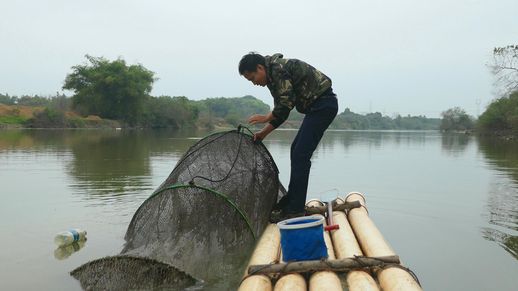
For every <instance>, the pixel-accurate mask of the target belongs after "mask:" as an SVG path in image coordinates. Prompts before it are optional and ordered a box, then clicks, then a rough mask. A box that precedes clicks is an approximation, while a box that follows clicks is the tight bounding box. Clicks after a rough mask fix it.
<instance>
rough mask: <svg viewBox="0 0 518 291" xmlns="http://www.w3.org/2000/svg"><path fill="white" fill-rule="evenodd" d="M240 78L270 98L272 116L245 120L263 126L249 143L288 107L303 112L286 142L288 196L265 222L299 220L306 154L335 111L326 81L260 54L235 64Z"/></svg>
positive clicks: (302, 66) (308, 69)
mask: <svg viewBox="0 0 518 291" xmlns="http://www.w3.org/2000/svg"><path fill="white" fill-rule="evenodd" d="M239 74H241V75H242V76H244V77H245V78H246V79H247V80H248V81H250V82H252V83H253V84H254V85H259V86H263V87H264V86H268V89H270V92H271V94H272V96H273V101H274V108H273V110H272V111H271V112H269V113H268V114H266V115H261V114H255V115H252V116H250V118H249V119H248V122H249V123H250V124H256V123H265V126H264V127H263V129H262V130H260V131H258V132H256V133H255V134H254V140H263V139H264V138H265V137H266V136H267V135H268V134H270V132H272V131H273V130H274V129H276V128H277V127H279V126H280V125H281V124H282V123H283V122H284V121H285V120H286V119H287V118H288V116H289V114H290V111H291V110H292V109H293V107H295V108H297V111H299V112H300V113H303V114H305V117H304V120H303V121H302V124H301V126H300V129H299V131H298V133H297V135H296V136H295V139H294V140H293V142H292V144H291V154H290V159H291V173H290V183H289V186H288V194H287V195H286V196H284V197H283V198H282V199H281V201H279V203H278V205H277V207H276V209H275V210H274V211H273V212H272V214H271V216H270V221H271V222H278V221H281V220H284V219H287V218H292V217H297V216H303V215H304V206H305V203H306V196H307V188H308V179H309V170H310V168H311V156H312V155H313V152H314V151H315V149H316V148H317V145H318V143H319V142H320V139H321V138H322V135H323V134H324V131H325V130H326V129H327V128H328V127H329V124H331V122H332V121H333V119H334V118H335V116H336V113H337V112H338V101H337V99H336V95H335V94H334V93H333V89H332V88H331V79H330V78H329V77H327V76H326V75H324V74H323V73H321V72H320V71H318V70H317V69H315V68H314V67H312V66H310V65H309V64H307V63H305V62H303V61H300V60H297V59H284V58H283V55H282V54H274V55H272V56H262V55H260V54H257V53H249V54H247V55H245V56H243V58H242V59H241V61H240V62H239Z"/></svg>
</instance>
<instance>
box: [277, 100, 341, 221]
mask: <svg viewBox="0 0 518 291" xmlns="http://www.w3.org/2000/svg"><path fill="white" fill-rule="evenodd" d="M337 112H338V101H337V99H336V95H334V94H333V95H326V96H321V97H320V98H318V99H317V100H315V101H314V102H313V104H312V105H311V107H310V108H309V110H308V112H307V113H306V116H305V117H304V120H303V121H302V125H301V126H300V129H299V132H298V133H297V135H296V136H295V139H294V140H293V143H292V144H291V154H290V159H291V175H290V184H289V186H288V194H287V195H286V197H284V198H283V199H282V200H284V201H281V202H280V205H279V206H281V208H282V209H283V210H284V211H285V212H289V213H293V212H302V211H304V206H305V203H306V196H307V191H308V179H309V170H310V168H311V156H312V155H313V152H314V151H315V149H316V148H317V146H318V143H319V142H320V139H322V136H323V135H324V131H326V129H327V128H328V127H329V125H330V124H331V122H332V121H333V119H334V118H335V116H336V113H337Z"/></svg>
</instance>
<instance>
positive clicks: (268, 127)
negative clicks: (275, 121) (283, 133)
mask: <svg viewBox="0 0 518 291" xmlns="http://www.w3.org/2000/svg"><path fill="white" fill-rule="evenodd" d="M273 130H274V128H273V125H271V124H269V123H268V124H266V125H265V126H264V127H263V129H261V131H258V132H256V133H254V141H262V140H263V139H264V138H265V137H266V136H267V135H268V134H270V132H272V131H273Z"/></svg>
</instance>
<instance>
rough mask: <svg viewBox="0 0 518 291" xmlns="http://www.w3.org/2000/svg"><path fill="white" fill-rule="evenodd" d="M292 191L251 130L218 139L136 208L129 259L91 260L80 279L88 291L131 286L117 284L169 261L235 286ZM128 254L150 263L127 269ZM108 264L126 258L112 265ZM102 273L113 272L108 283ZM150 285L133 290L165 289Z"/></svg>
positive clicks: (190, 155) (155, 278)
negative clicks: (280, 203) (274, 212)
mask: <svg viewBox="0 0 518 291" xmlns="http://www.w3.org/2000/svg"><path fill="white" fill-rule="evenodd" d="M284 192H285V191H284V188H283V187H282V185H281V184H280V182H279V179H278V169H277V167H276V165H275V163H274V161H273V158H272V157H271V155H270V154H269V152H268V150H267V149H266V148H265V147H264V145H262V144H256V143H254V142H253V141H252V138H251V136H250V135H249V134H246V133H244V132H243V128H241V127H240V128H238V129H237V130H232V131H227V132H222V133H216V134H213V135H210V136H208V137H206V138H204V139H202V140H200V141H199V142H197V143H196V144H194V145H193V146H192V147H191V148H190V149H189V150H188V151H187V152H186V153H185V154H184V155H183V157H182V158H181V159H180V161H179V162H178V163H177V165H176V166H175V168H174V170H173V171H172V173H171V174H170V175H169V177H168V178H167V179H166V181H165V182H164V183H162V185H161V186H160V187H159V188H158V189H157V190H156V191H155V192H154V193H153V194H152V195H151V196H150V197H149V198H148V199H147V200H146V201H144V203H143V204H142V205H141V206H140V208H139V209H138V210H137V211H136V213H135V215H134V216H133V219H132V220H131V223H130V225H129V227H128V230H127V232H126V236H125V239H126V244H125V246H124V248H123V250H122V252H121V255H119V256H115V257H109V258H104V259H101V260H98V261H99V262H101V263H102V264H103V265H102V266H101V265H100V263H97V264H96V263H95V262H96V261H93V262H90V263H87V264H85V265H83V266H81V267H80V268H78V269H76V270H74V271H73V273H72V275H73V276H74V277H76V278H78V279H79V280H80V281H81V284H82V286H83V288H85V289H86V288H94V289H96V287H95V286H97V285H95V284H94V283H96V282H103V284H104V287H99V289H112V290H113V289H127V286H122V285H123V284H121V283H120V282H117V281H121V279H120V278H122V277H125V276H130V277H131V276H132V275H134V277H138V276H141V275H142V272H143V270H149V269H151V270H154V269H153V268H152V267H149V266H148V267H147V268H146V266H147V265H151V264H162V265H161V266H160V267H159V268H157V269H158V270H162V269H160V268H161V267H164V266H171V267H174V268H176V269H178V270H181V271H183V272H185V273H187V274H189V275H191V276H192V277H194V278H196V279H199V280H203V281H204V282H205V283H206V284H208V285H212V286H219V287H220V288H222V289H233V287H235V286H236V285H237V284H238V282H239V280H240V276H241V273H242V272H241V270H242V268H243V267H244V265H245V264H246V260H247V258H248V257H249V254H250V252H251V251H252V248H253V246H254V243H255V238H256V237H258V236H259V235H260V234H261V233H262V231H263V230H264V228H265V227H266V225H267V223H268V216H269V213H270V211H271V209H272V207H273V206H274V204H275V203H276V201H277V200H278V198H279V197H280V196H282V195H283V193H284ZM126 256H127V257H128V258H135V257H137V258H145V260H134V259H128V260H127V262H131V264H132V265H134V264H141V265H142V266H141V267H135V266H132V268H127V267H126V266H124V264H126V263H125V261H126V260H124V259H122V260H121V259H120V257H126ZM118 258H119V259H118ZM106 260H108V261H109V260H112V261H114V262H115V260H118V261H117V264H114V265H113V267H110V264H109V262H108V263H106ZM121 264H122V266H121ZM107 266H108V267H107ZM98 269H102V270H103V272H104V274H105V275H104V278H103V279H102V280H100V279H99V276H100V275H101V272H98V271H97V270H98ZM120 272H123V273H125V275H121V274H119V273H120ZM183 275H184V274H183V273H182V272H178V273H173V272H168V271H160V272H153V273H152V276H151V277H152V278H151V279H148V280H147V281H149V282H151V283H153V282H173V283H174V282H175V281H174V280H172V279H171V278H169V277H168V276H177V277H178V276H179V277H181V276H183ZM146 276H149V275H146ZM161 276H162V277H163V278H161ZM122 281H124V280H122ZM136 281H137V283H138V280H136ZM149 282H147V283H146V284H147V285H145V286H138V285H137V286H133V287H131V288H134V289H135V288H138V289H149V288H151V289H152V288H163V287H164V285H157V286H155V287H149V286H150V284H151V283H149ZM178 282H182V283H183V282H188V280H179V279H178V280H177V281H176V283H178ZM168 284H169V283H168ZM222 284H223V285H222ZM151 285H152V284H151ZM168 288H169V287H168ZM175 288H176V287H175Z"/></svg>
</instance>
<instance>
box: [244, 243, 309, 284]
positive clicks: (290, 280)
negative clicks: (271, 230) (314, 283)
mask: <svg viewBox="0 0 518 291" xmlns="http://www.w3.org/2000/svg"><path fill="white" fill-rule="evenodd" d="M280 257H281V260H280V262H279V263H285V262H284V260H283V259H282V249H281V252H280ZM250 268H253V266H250V267H249V269H250ZM249 272H250V270H249ZM280 276H281V277H280V278H279V279H278V280H277V282H276V283H275V286H274V288H273V291H307V290H308V286H307V284H306V279H305V278H304V277H303V276H302V275H301V274H298V273H293V274H280Z"/></svg>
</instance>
